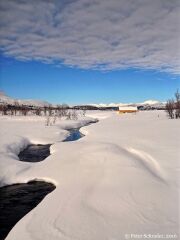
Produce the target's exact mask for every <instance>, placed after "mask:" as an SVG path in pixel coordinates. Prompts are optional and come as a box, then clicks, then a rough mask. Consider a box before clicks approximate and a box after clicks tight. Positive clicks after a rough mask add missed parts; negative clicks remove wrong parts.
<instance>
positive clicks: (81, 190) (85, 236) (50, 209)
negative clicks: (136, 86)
mask: <svg viewBox="0 0 180 240" xmlns="http://www.w3.org/2000/svg"><path fill="white" fill-rule="evenodd" d="M87 115H88V116H89V117H88V118H85V119H81V120H79V121H59V122H57V123H56V125H55V126H45V124H44V122H45V120H44V119H42V118H41V117H3V116H1V117H0V131H1V139H0V151H1V157H0V184H1V186H2V185H7V184H11V183H21V182H27V181H29V180H32V179H35V178H37V179H44V180H46V181H50V182H53V183H55V185H56V186H57V187H56V189H55V190H54V191H53V192H52V193H51V194H49V195H47V196H46V198H45V199H44V200H43V201H42V202H41V203H40V204H39V205H38V206H37V207H36V208H34V209H33V210H32V211H31V212H29V213H28V214H27V215H26V216H25V217H24V218H22V219H21V220H20V221H19V222H18V223H17V224H16V226H15V227H14V228H13V229H12V230H11V232H10V233H9V235H8V237H7V239H8V240H15V239H18V240H58V239H62V240H94V239H96V240H123V239H126V238H128V237H129V239H130V238H131V239H135V238H133V237H131V236H130V235H129V236H128V235H126V236H125V234H157V233H159V234H176V235H177V238H176V239H178V235H179V216H180V215H179V192H180V185H179V179H178V178H179V171H180V166H179V159H180V151H179V145H180V130H179V129H180V121H179V120H175V119H174V120H170V119H168V118H167V117H166V114H165V113H164V112H161V111H149V112H139V113H137V114H125V115H118V114H116V113H115V112H88V113H87ZM91 118H98V119H99V122H98V123H95V124H92V125H89V126H85V127H82V128H81V131H82V132H83V133H84V134H85V135H86V136H85V137H83V138H81V139H80V140H78V141H74V142H61V141H62V140H63V139H64V138H65V137H66V136H67V134H68V132H67V131H66V130H64V129H67V128H70V127H80V126H83V125H84V124H85V123H87V122H88V121H90V120H91ZM30 142H32V143H53V145H52V146H51V155H50V156H49V157H48V158H47V159H45V160H44V161H42V162H38V163H27V162H20V161H18V157H17V154H18V153H19V151H21V150H22V149H23V148H25V147H26V146H27V145H28V144H29V143H30ZM141 239H142V238H141ZM151 239H156V238H155V237H152V238H151ZM167 239H168V238H167Z"/></svg>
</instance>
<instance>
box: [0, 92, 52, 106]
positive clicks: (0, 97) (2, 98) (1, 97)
mask: <svg viewBox="0 0 180 240" xmlns="http://www.w3.org/2000/svg"><path fill="white" fill-rule="evenodd" d="M4 103H5V104H12V105H14V104H15V103H18V104H20V105H29V106H36V107H44V106H49V104H50V103H48V102H47V101H42V100H34V99H15V98H11V97H9V96H7V95H6V94H5V93H4V92H1V91H0V104H4Z"/></svg>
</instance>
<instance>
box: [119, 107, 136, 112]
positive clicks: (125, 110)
mask: <svg viewBox="0 0 180 240" xmlns="http://www.w3.org/2000/svg"><path fill="white" fill-rule="evenodd" d="M137 111H138V109H137V107H130V106H127V107H125V106H123V107H119V111H118V113H135V112H137Z"/></svg>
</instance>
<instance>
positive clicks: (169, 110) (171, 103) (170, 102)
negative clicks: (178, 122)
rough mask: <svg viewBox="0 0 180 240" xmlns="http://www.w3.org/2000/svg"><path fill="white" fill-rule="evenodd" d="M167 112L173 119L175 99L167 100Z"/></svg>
mask: <svg viewBox="0 0 180 240" xmlns="http://www.w3.org/2000/svg"><path fill="white" fill-rule="evenodd" d="M166 112H167V114H168V116H169V117H170V118H171V119H173V118H174V100H173V99H170V100H168V101H167V103H166Z"/></svg>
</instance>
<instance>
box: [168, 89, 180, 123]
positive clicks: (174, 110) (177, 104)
mask: <svg viewBox="0 0 180 240" xmlns="http://www.w3.org/2000/svg"><path fill="white" fill-rule="evenodd" d="M174 96H175V99H174V98H172V99H169V100H168V101H167V103H166V112H167V114H168V116H169V118H171V119H173V118H176V119H177V118H180V93H179V90H177V91H176V93H175V94H174Z"/></svg>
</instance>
